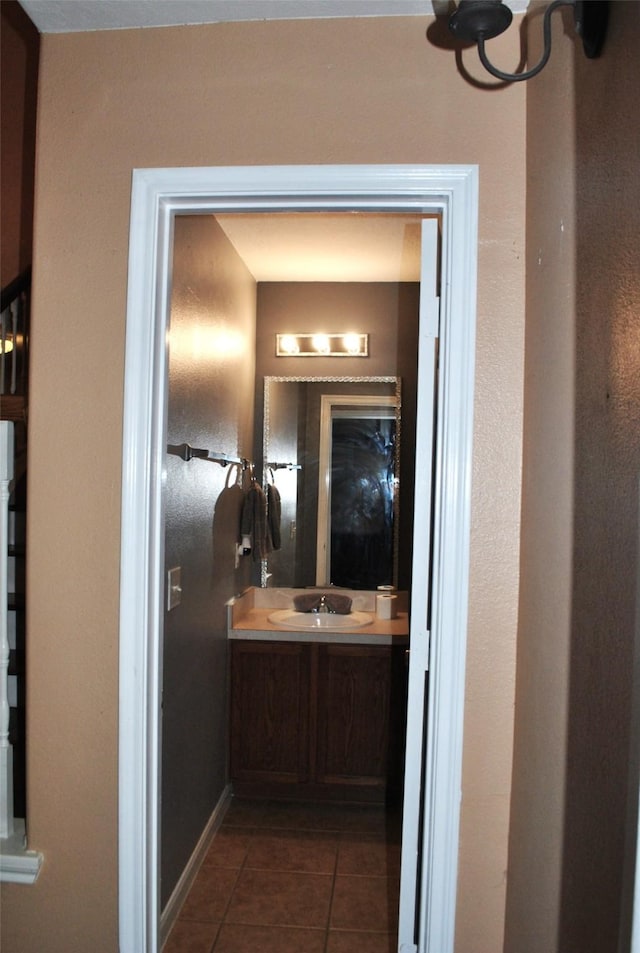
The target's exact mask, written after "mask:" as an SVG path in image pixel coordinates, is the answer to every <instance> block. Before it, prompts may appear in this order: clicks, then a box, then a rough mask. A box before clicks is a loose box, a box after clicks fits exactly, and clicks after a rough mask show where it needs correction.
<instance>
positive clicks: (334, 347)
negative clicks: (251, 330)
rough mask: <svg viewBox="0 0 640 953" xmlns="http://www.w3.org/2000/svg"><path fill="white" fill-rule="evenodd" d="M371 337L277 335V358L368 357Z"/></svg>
mask: <svg viewBox="0 0 640 953" xmlns="http://www.w3.org/2000/svg"><path fill="white" fill-rule="evenodd" d="M368 356H369V335H368V334H357V333H355V332H349V333H347V334H345V333H341V334H325V333H324V332H309V333H304V334H276V357H368Z"/></svg>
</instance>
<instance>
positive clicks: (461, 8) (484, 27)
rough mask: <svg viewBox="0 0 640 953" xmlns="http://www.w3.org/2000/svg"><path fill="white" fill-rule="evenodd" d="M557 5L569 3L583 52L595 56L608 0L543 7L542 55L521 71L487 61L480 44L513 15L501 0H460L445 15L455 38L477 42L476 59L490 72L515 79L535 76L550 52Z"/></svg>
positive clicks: (572, 0) (503, 27)
mask: <svg viewBox="0 0 640 953" xmlns="http://www.w3.org/2000/svg"><path fill="white" fill-rule="evenodd" d="M557 7H573V17H574V22H575V28H576V33H577V34H578V36H580V37H581V38H582V45H583V48H584V52H585V55H586V56H588V57H589V59H594V58H595V57H597V56H599V55H600V52H601V50H602V45H603V43H604V37H605V33H606V29H607V18H608V13H609V9H608V8H609V3H608V0H553V3H551V4H550V5H549V6H548V7H547V9H546V10H545V11H544V21H543V26H542V32H543V36H544V51H543V53H542V58H541V60H540V62H539V63H538V64H537V65H536V66H534V67H533V68H532V69H530V70H527V71H526V72H524V73H503V72H502V70H499V69H497V67H495V66H494V65H493V64H492V63H490V62H489V59H488V57H487V54H486V51H485V48H484V43H485V40H490V39H492V37H494V36H500V34H501V33H504V31H505V30H506V29H507V28H508V27H509V25H510V23H511V20H512V19H513V13H512V12H511V10H510V9H509V7H507V6H505V4H504V3H503V2H502V0H460V2H459V3H458V6H457V9H456V11H455V13H453V14H452V15H451V16H450V17H449V29H450V30H451V32H452V33H453V35H454V36H455V37H457V38H458V39H460V40H464V41H466V42H472V43H477V44H478V55H479V57H480V61H481V63H482V65H483V66H484V68H485V69H486V70H488V71H489V72H490V73H491V74H492V76H496V77H497V78H498V79H501V80H503V81H504V82H507V83H517V82H519V81H520V80H523V79H531V77H532V76H536V74H537V73H539V72H540V70H541V69H542V68H543V67H544V66H545V65H546V63H547V60H548V59H549V56H550V54H551V14H552V13H553V11H554V10H555V9H556V8H557Z"/></svg>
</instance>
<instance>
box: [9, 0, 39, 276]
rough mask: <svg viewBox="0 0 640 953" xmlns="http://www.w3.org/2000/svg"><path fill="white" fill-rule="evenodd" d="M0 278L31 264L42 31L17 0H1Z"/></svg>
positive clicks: (18, 271)
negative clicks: (39, 32)
mask: <svg viewBox="0 0 640 953" xmlns="http://www.w3.org/2000/svg"><path fill="white" fill-rule="evenodd" d="M0 17H1V21H0V40H1V43H2V56H1V59H2V62H1V64H0V68H1V70H2V97H1V99H0V141H1V145H0V149H1V171H0V183H1V195H0V208H1V211H0V221H1V228H0V231H1V235H2V240H1V247H0V284H1V285H2V287H3V288H5V287H6V286H7V285H8V284H9V282H11V281H13V280H14V278H17V277H18V275H20V274H21V273H22V272H23V271H24V270H25V269H26V268H27V267H28V266H29V265H30V264H31V245H32V237H33V188H34V183H33V179H34V164H35V142H36V98H37V83H38V60H39V51H40V36H39V34H38V31H37V30H36V28H35V27H34V25H33V23H32V22H31V20H30V19H29V17H28V16H27V15H26V13H25V12H24V10H23V9H22V7H21V6H20V4H19V3H17V2H16V0H2V3H0Z"/></svg>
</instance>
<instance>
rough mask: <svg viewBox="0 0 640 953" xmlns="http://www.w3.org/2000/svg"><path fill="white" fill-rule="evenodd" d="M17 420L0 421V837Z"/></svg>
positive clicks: (6, 819) (4, 820) (9, 790)
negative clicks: (11, 500) (11, 502)
mask: <svg viewBox="0 0 640 953" xmlns="http://www.w3.org/2000/svg"><path fill="white" fill-rule="evenodd" d="M13 427H14V425H13V423H12V422H11V421H8V420H2V421H0V548H1V550H2V551H1V552H0V838H6V837H11V836H12V834H13V832H14V817H13V748H12V745H11V742H10V741H9V715H10V712H9V586H8V566H9V546H8V540H9V484H10V483H11V480H12V478H13Z"/></svg>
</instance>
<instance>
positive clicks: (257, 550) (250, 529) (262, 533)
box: [240, 480, 273, 561]
mask: <svg viewBox="0 0 640 953" xmlns="http://www.w3.org/2000/svg"><path fill="white" fill-rule="evenodd" d="M240 536H241V537H242V536H248V537H249V538H250V540H251V551H252V553H253V558H254V560H256V561H259V560H261V559H264V558H265V557H266V556H267V555H268V554H269V553H270V552H271V550H272V549H273V544H272V542H271V534H270V533H269V525H268V523H267V498H266V496H265V494H264V491H263V489H262V487H261V486H260V484H259V483H258V482H257V481H256V480H252V481H251V486H250V487H249V489H248V491H247V493H246V496H245V498H244V502H243V504H242V514H241V517H240Z"/></svg>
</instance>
